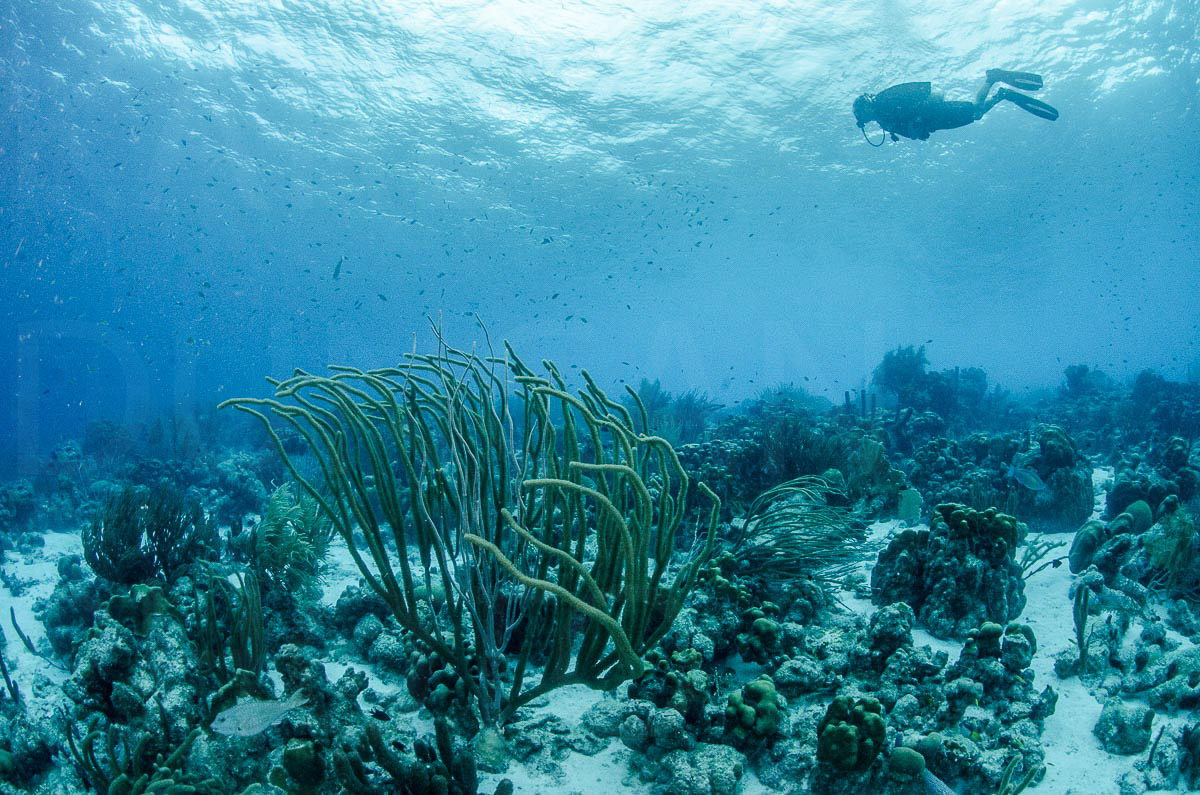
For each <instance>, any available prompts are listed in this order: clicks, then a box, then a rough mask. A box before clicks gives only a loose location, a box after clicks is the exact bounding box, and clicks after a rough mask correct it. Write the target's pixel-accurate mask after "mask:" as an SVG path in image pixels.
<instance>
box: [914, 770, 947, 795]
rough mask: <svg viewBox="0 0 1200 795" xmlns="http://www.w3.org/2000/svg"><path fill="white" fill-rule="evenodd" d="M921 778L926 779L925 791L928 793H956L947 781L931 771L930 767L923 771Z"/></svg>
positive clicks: (929, 794) (944, 794)
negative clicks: (947, 784)
mask: <svg viewBox="0 0 1200 795" xmlns="http://www.w3.org/2000/svg"><path fill="white" fill-rule="evenodd" d="M921 778H922V779H924V781H925V792H927V793H928V795H954V790H952V789H950V788H949V787H948V786H946V782H944V781H942V780H941V779H940V778H938V777H937V776H935V775H934V774H932V773H930V772H929V769H928V768H926V769H925V770H922V771H921Z"/></svg>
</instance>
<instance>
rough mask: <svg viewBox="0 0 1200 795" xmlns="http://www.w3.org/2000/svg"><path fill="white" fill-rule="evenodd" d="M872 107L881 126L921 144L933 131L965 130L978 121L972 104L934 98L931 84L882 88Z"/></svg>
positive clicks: (974, 106) (911, 84)
mask: <svg viewBox="0 0 1200 795" xmlns="http://www.w3.org/2000/svg"><path fill="white" fill-rule="evenodd" d="M872 107H873V109H874V112H875V121H877V122H879V126H880V127H882V128H883V129H885V130H887V131H888V132H890V133H895V134H896V135H903V136H904V137H905V138H915V139H920V140H922V141H924V140H925V139H926V138H928V137H929V134H930V133H931V132H934V131H935V130H950V129H953V128H955V127H965V126H966V125H968V124H970V123H971V122H973V121H975V120H976V119H977V118H978V116H977V115H976V113H977V112H978V106H977V105H976V104H975V103H974V102H958V101H953V102H952V101H947V100H945V99H942V98H941V97H940V96H937V97H935V96H933V86H932V84H930V83H901V84H899V85H896V86H892V87H891V88H887V89H884V90H883V91H880V92H879V93H878V94H877V95H875V100H874V102H873V103H872Z"/></svg>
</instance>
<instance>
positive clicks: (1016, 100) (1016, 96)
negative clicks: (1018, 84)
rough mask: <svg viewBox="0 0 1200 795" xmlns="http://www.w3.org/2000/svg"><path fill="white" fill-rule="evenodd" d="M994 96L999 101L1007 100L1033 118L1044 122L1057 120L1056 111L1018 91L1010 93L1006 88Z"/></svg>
mask: <svg viewBox="0 0 1200 795" xmlns="http://www.w3.org/2000/svg"><path fill="white" fill-rule="evenodd" d="M996 96H997V97H999V98H1000V99H1007V100H1008V101H1009V102H1011V103H1013V104H1014V105H1016V106H1017V107H1019V108H1021V109H1023V110H1026V111H1029V112H1030V113H1032V114H1033V115H1034V116H1040V117H1041V118H1043V119H1045V120H1046V121H1055V120H1056V119H1058V110H1057V109H1055V108H1053V107H1051V106H1050V105H1047V104H1046V103H1045V102H1042V101H1041V100H1040V99H1034V98H1033V97H1031V96H1028V95H1026V94H1022V93H1021V92H1020V91H1010V90H1009V89H1007V88H1002V89H1000V90H999V91H997V92H996Z"/></svg>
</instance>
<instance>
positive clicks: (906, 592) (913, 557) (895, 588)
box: [871, 504, 1026, 638]
mask: <svg viewBox="0 0 1200 795" xmlns="http://www.w3.org/2000/svg"><path fill="white" fill-rule="evenodd" d="M1025 532H1026V530H1025V527H1024V525H1022V524H1021V523H1019V522H1017V521H1016V520H1015V519H1013V518H1012V517H1011V516H1008V515H1005V514H1002V513H998V512H997V511H996V510H995V509H994V508H991V509H988V510H986V511H982V512H980V511H974V510H972V509H970V508H966V507H964V506H962V505H955V504H943V505H939V506H937V508H936V509H935V511H934V515H933V519H932V521H931V522H930V526H929V529H928V530H923V529H922V530H913V529H909V530H904V531H903V532H901V533H900V534H899V535H898V536H897V537H896V538H895V539H894V540H893V541H892V542H891V543H890V544H889V545H888V546H887V548H886V549H884V550H883V551H882V552H880V554H879V559H878V561H877V562H876V564H875V567H874V569H872V572H871V598H872V600H873V601H874V602H875V604H877V605H888V604H891V603H893V602H905V603H906V604H908V605H910V606H911V607H912V608H913V612H914V613H915V614H916V616H917V619H918V620H919V621H920V622H921V624H922V625H924V626H925V627H926V628H927V629H928V630H929V631H930V632H931V633H932V634H933V635H934V636H935V637H939V638H961V637H964V636H965V635H966V633H967V631H968V630H969V629H971V628H973V627H976V626H978V625H979V624H980V623H982V622H983V621H996V622H1000V623H1007V622H1009V621H1011V620H1013V619H1015V618H1016V617H1017V616H1019V615H1020V614H1021V610H1023V609H1024V607H1025V593H1024V591H1025V583H1024V579H1023V577H1022V573H1021V567H1020V566H1019V565H1018V564H1017V562H1016V560H1015V557H1014V556H1015V553H1016V548H1017V545H1018V544H1019V543H1020V542H1021V540H1022V539H1023V538H1024V537H1025Z"/></svg>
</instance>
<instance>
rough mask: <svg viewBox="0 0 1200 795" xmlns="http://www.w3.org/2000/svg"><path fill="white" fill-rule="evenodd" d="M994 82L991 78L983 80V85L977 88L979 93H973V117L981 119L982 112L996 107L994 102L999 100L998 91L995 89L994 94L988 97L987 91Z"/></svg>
mask: <svg viewBox="0 0 1200 795" xmlns="http://www.w3.org/2000/svg"><path fill="white" fill-rule="evenodd" d="M993 85H995V83H994V82H993V81H991V80H985V81H983V85H982V86H980V88H979V93H977V94H976V95H975V119H976V120H978V119H982V118H983V114H985V113H987V112H988V111H989V110H991V109H992V108H994V107H996V103H997V102H999V101H1000V92H999V91H997V92H996V94H995V96H993V97H991V98H990V99H989V98H988V92H989V91H991V90H992V86H993Z"/></svg>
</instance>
